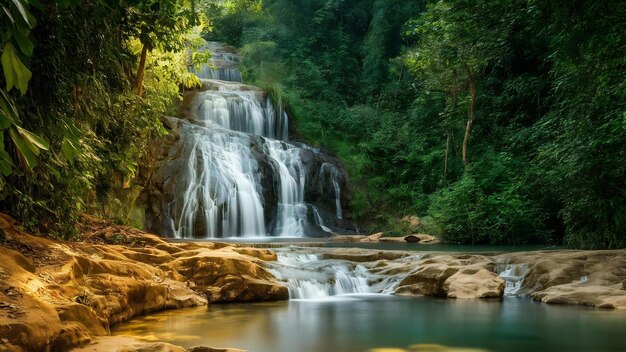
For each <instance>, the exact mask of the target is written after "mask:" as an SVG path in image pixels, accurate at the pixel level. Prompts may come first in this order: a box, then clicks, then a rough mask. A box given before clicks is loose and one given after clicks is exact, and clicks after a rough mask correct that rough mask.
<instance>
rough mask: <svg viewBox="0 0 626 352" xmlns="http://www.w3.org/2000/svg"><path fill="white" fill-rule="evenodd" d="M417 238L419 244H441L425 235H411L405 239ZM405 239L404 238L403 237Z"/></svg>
mask: <svg viewBox="0 0 626 352" xmlns="http://www.w3.org/2000/svg"><path fill="white" fill-rule="evenodd" d="M411 236H412V237H417V238H418V239H419V243H420V244H439V243H441V241H440V240H439V239H438V238H437V237H435V236H432V235H427V234H425V233H418V234H413V235H410V236H407V237H411ZM405 238H406V237H405ZM407 242H410V241H409V240H407Z"/></svg>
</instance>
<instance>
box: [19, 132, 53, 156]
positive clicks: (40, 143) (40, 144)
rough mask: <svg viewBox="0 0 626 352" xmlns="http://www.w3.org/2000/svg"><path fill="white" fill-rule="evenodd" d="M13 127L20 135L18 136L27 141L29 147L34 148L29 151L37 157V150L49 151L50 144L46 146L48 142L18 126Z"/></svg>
mask: <svg viewBox="0 0 626 352" xmlns="http://www.w3.org/2000/svg"><path fill="white" fill-rule="evenodd" d="M15 127H16V128H17V131H18V132H19V133H20V135H21V136H22V137H24V139H25V140H26V141H28V142H29V143H30V144H31V145H33V146H34V148H31V150H32V151H33V153H35V154H36V155H39V149H42V150H48V149H50V144H48V142H47V141H46V140H45V139H43V138H41V137H39V136H37V135H36V134H34V133H32V132H29V131H27V130H25V129H23V128H21V127H19V126H15Z"/></svg>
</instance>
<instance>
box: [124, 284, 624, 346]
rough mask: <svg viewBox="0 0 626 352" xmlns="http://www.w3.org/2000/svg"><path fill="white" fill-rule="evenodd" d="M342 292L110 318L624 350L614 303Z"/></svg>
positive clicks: (180, 330) (226, 332)
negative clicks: (594, 305) (342, 296)
mask: <svg viewBox="0 0 626 352" xmlns="http://www.w3.org/2000/svg"><path fill="white" fill-rule="evenodd" d="M350 298H351V299H349V300H348V299H346V300H337V299H332V300H316V301H299V302H278V303H258V304H245V305H244V304H231V305H212V306H210V307H208V308H207V307H202V308H193V309H186V310H177V311H170V312H164V313H160V314H156V315H153V316H150V317H146V318H142V319H137V320H134V321H133V322H130V323H127V324H123V325H120V326H118V327H117V328H116V329H114V334H116V335H132V336H135V337H139V338H143V339H146V340H149V341H154V340H160V341H167V342H171V343H175V344H179V345H181V346H184V347H191V346H196V345H208V346H212V347H235V348H242V349H247V350H249V351H259V352H281V351H282V352H294V351H299V352H319V351H342V352H351V351H376V352H381V351H394V349H395V350H397V351H411V352H413V351H420V352H422V351H424V352H425V351H445V350H446V349H445V348H447V349H448V350H449V349H450V348H457V350H458V349H459V348H465V349H466V351H470V350H467V348H470V349H474V351H475V350H476V349H481V350H490V351H559V352H560V351H624V350H626V338H625V336H624V332H625V331H626V312H621V311H603V310H593V309H589V308H583V307H571V306H547V305H544V304H539V303H535V302H532V301H529V300H527V299H522V298H505V299H504V300H503V301H502V302H500V301H473V300H472V301H467V300H439V299H430V298H402V297H394V296H371V295H365V296H350ZM407 346H409V347H407ZM445 346H462V347H445ZM429 348H430V349H429ZM437 348H439V349H437ZM441 348H444V349H441ZM454 351H456V350H454Z"/></svg>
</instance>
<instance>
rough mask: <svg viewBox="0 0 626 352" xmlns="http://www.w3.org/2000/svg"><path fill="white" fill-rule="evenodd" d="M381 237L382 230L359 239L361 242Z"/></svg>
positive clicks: (376, 239)
mask: <svg viewBox="0 0 626 352" xmlns="http://www.w3.org/2000/svg"><path fill="white" fill-rule="evenodd" d="M381 237H383V233H382V232H377V233H375V234H373V235H369V236H367V237H365V238H363V239H361V242H378V241H379V240H380V238H381Z"/></svg>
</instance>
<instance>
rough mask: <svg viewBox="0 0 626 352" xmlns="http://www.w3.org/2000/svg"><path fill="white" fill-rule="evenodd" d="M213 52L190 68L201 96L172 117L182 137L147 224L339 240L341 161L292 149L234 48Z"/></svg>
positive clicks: (204, 234) (182, 234)
mask: <svg viewBox="0 0 626 352" xmlns="http://www.w3.org/2000/svg"><path fill="white" fill-rule="evenodd" d="M207 48H208V50H212V51H213V57H212V59H211V62H210V65H208V66H204V67H202V68H193V69H192V70H193V71H194V72H196V74H197V75H199V76H201V77H200V78H201V82H202V89H201V90H200V91H194V92H191V93H188V94H187V96H186V98H185V101H184V102H183V108H184V112H185V118H184V119H177V118H170V121H171V124H172V125H173V126H174V127H172V129H173V131H174V133H175V135H176V138H175V143H174V145H172V146H171V147H170V148H169V150H168V154H167V156H165V157H164V158H162V159H163V163H162V165H161V166H160V169H159V172H158V177H157V178H158V180H162V181H160V182H161V183H160V184H158V187H156V188H157V190H158V191H157V192H153V193H151V195H153V196H154V197H153V198H149V199H151V201H152V202H154V203H153V204H152V206H151V208H155V209H157V210H154V211H152V212H151V213H150V214H148V215H147V216H146V217H147V218H148V217H149V216H153V217H154V218H150V219H149V220H148V222H150V223H153V224H156V225H154V226H155V228H153V229H152V228H151V229H150V230H154V231H156V232H161V233H163V234H164V235H166V236H169V237H175V238H227V237H259V236H261V237H263V236H281V237H301V236H307V235H308V236H311V235H322V236H324V235H326V236H327V235H329V234H330V233H331V232H341V231H342V228H341V227H337V226H338V224H340V222H339V221H338V220H339V219H342V218H343V210H342V209H341V187H342V184H345V176H344V175H343V174H342V172H341V169H340V167H339V166H338V165H337V164H336V161H334V160H333V159H331V158H330V157H329V156H327V155H326V154H324V153H323V152H321V151H320V150H319V149H318V148H314V147H311V146H308V145H306V144H303V143H295V142H290V141H289V116H288V115H287V113H286V112H285V111H284V109H283V107H282V105H281V104H275V102H274V101H273V100H272V98H271V96H270V95H269V94H267V92H265V91H263V90H262V89H260V88H258V87H254V86H250V85H245V84H242V83H240V81H241V74H240V73H239V71H238V70H237V67H236V65H237V63H238V62H239V58H238V57H237V55H236V54H235V53H234V52H232V48H231V49H228V48H225V47H223V46H221V45H220V44H218V43H209V45H208V46H207ZM313 202H314V204H315V205H314V204H313ZM155 203H156V204H155ZM318 206H319V207H320V208H319V209H318ZM330 209H333V213H334V214H333V215H334V216H329V210H330ZM320 211H323V212H324V215H325V219H326V220H327V221H326V222H324V221H322V217H321V215H320ZM341 224H343V222H342V223H341ZM342 226H346V225H342ZM344 232H345V230H344ZM336 290H337V291H341V288H340V287H337V288H336Z"/></svg>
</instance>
